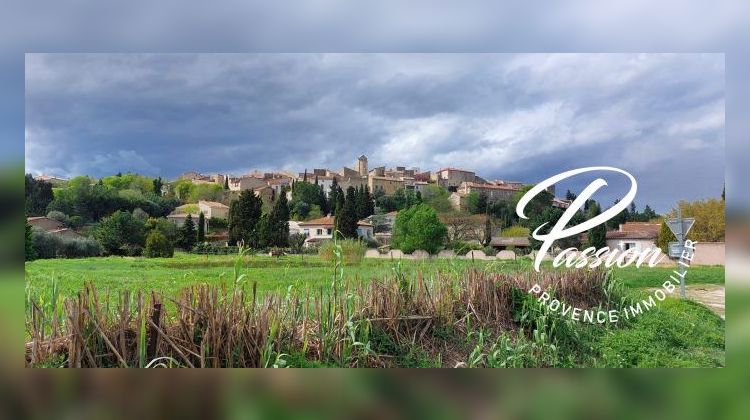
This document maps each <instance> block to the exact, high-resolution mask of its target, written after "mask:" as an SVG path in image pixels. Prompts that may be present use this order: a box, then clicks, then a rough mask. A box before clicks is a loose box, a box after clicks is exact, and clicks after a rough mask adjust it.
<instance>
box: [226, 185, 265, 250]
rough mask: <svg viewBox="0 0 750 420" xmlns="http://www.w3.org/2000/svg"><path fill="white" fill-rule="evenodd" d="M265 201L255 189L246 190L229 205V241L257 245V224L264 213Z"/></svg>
mask: <svg viewBox="0 0 750 420" xmlns="http://www.w3.org/2000/svg"><path fill="white" fill-rule="evenodd" d="M262 207H263V203H262V201H261V199H260V198H259V197H257V196H256V195H255V193H254V192H253V191H250V190H245V191H242V192H241V193H240V196H239V198H238V199H237V200H233V201H232V202H231V204H230V206H229V243H230V244H232V245H234V244H236V243H238V242H240V241H242V242H244V243H245V245H246V246H251V247H252V246H255V245H256V242H257V232H256V229H255V228H256V225H257V224H258V220H260V216H261V214H262Z"/></svg>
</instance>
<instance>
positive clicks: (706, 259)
mask: <svg viewBox="0 0 750 420" xmlns="http://www.w3.org/2000/svg"><path fill="white" fill-rule="evenodd" d="M725 252H726V248H725V244H724V242H698V243H697V244H695V257H694V258H693V261H692V262H691V264H692V265H725V264H724V254H725Z"/></svg>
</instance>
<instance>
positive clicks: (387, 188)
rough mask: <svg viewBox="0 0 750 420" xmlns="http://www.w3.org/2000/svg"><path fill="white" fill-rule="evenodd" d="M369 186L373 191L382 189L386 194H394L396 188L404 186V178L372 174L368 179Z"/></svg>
mask: <svg viewBox="0 0 750 420" xmlns="http://www.w3.org/2000/svg"><path fill="white" fill-rule="evenodd" d="M367 186H368V187H369V188H370V192H371V193H373V194H374V193H375V191H378V190H381V191H383V193H385V195H392V194H393V193H395V192H396V190H398V189H401V188H404V180H403V179H398V178H388V177H385V176H376V175H370V176H369V177H368V179H367Z"/></svg>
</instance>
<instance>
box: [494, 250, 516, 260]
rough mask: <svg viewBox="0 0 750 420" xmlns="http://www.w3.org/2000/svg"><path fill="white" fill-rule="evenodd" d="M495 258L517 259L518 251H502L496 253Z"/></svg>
mask: <svg viewBox="0 0 750 420" xmlns="http://www.w3.org/2000/svg"><path fill="white" fill-rule="evenodd" d="M495 258H497V259H498V260H515V259H516V253H515V252H513V251H508V250H505V251H500V252H498V253H497V255H495Z"/></svg>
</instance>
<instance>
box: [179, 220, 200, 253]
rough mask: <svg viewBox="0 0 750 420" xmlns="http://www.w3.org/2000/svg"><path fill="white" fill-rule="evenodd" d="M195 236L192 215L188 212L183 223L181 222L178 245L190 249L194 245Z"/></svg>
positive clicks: (186, 249)
mask: <svg viewBox="0 0 750 420" xmlns="http://www.w3.org/2000/svg"><path fill="white" fill-rule="evenodd" d="M196 237H197V235H196V231H195V222H193V215H191V214H188V215H187V217H186V218H185V223H183V225H182V228H181V229H180V247H182V249H184V250H185V251H190V250H192V249H193V247H194V246H195V240H196Z"/></svg>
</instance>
